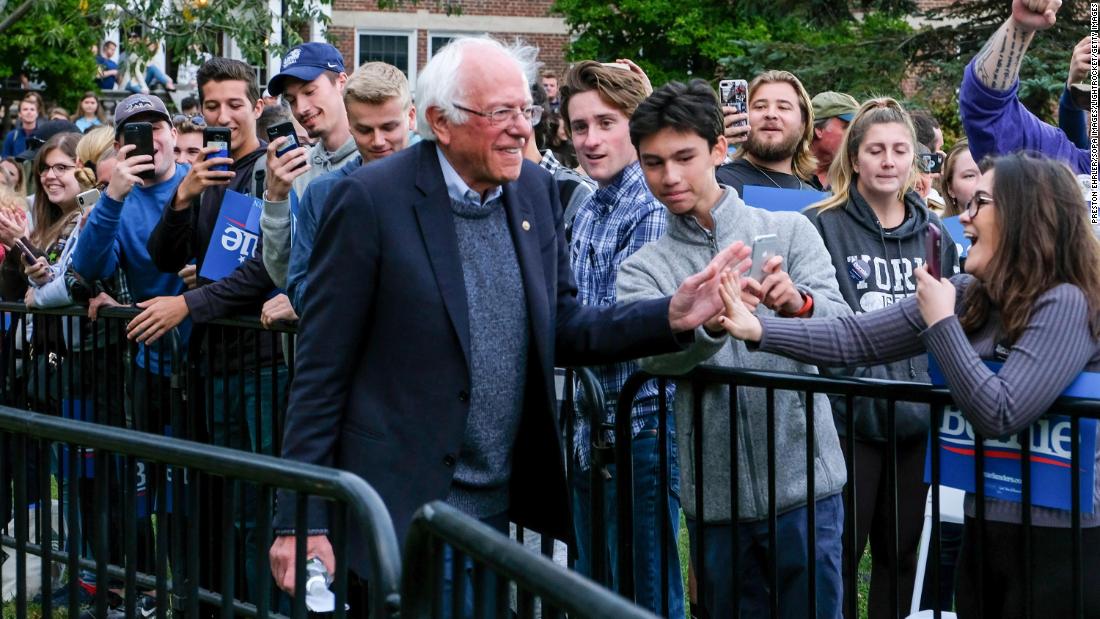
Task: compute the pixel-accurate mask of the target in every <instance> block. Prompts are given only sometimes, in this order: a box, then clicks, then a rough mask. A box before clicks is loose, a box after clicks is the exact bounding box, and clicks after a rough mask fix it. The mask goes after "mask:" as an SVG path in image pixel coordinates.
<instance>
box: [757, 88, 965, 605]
mask: <svg viewBox="0 0 1100 619" xmlns="http://www.w3.org/2000/svg"><path fill="white" fill-rule="evenodd" d="M918 176H919V170H918V162H917V144H916V137H915V131H914V129H913V123H912V120H910V118H909V114H908V113H907V112H906V111H905V110H904V109H903V108H902V107H901V105H900V104H899V103H898V102H897V101H895V100H893V99H888V98H882V99H871V100H869V101H867V102H866V103H864V104H863V105H862V106H861V107H860V109H859V111H858V112H857V113H856V115H855V117H854V118H852V122H851V124H850V125H849V126H848V129H847V131H846V132H845V134H844V137H843V138H842V139H841V142H840V146H839V147H838V149H837V156H836V157H835V158H834V159H833V163H832V165H831V166H830V168H829V184H830V186H831V187H833V190H834V193H833V195H832V196H830V197H828V198H826V199H825V200H823V201H822V202H819V203H817V204H815V205H813V206H811V207H810V208H808V209H807V210H806V211H805V214H806V216H807V217H809V218H810V221H812V222H813V224H814V226H816V227H817V231H818V232H819V233H820V234H821V238H822V240H824V241H825V247H826V249H828V250H829V254H830V255H831V256H832V260H833V268H834V269H835V270H836V278H837V284H838V285H839V286H840V292H841V294H842V295H844V299H845V301H847V302H848V305H849V306H850V307H851V308H852V311H854V312H855V313H856V314H860V313H865V312H873V311H876V310H881V309H884V308H886V307H890V306H892V305H893V304H895V303H898V302H900V301H901V300H902V299H905V298H906V297H909V296H911V295H913V294H916V280H915V279H914V276H913V273H914V270H915V269H916V268H917V267H919V266H921V265H922V264H924V263H925V262H926V261H927V260H928V255H927V254H928V236H929V227H930V226H932V227H935V228H937V229H939V230H941V231H942V229H943V227H942V224H941V223H940V220H939V218H937V217H936V215H935V214H934V213H932V212H931V211H930V210H929V209H928V208H927V206H926V205H925V203H924V201H923V200H922V199H921V197H920V195H919V194H918V193H917V191H916V190H915V189H914V184H915V183H916V182H917V180H918ZM942 234H943V241H944V242H942V243H941V246H942V247H943V248H944V251H943V252H942V254H941V255H940V258H941V261H940V264H942V265H944V268H945V269H947V270H948V272H949V274H953V273H957V272H958V258H957V256H956V252H955V244H954V243H953V242H950V241H949V240H948V238H947V233H946V231H943V232H942ZM754 266H755V265H754ZM832 374H834V375H841V376H857V377H865V378H880V379H892V380H904V381H919V382H928V380H929V378H928V361H927V358H926V357H925V356H924V355H918V356H911V357H909V358H906V359H899V360H896V361H894V362H892V363H879V364H875V365H859V366H850V367H846V368H838V369H834V371H833V372H832ZM832 403H833V416H834V418H835V420H836V428H837V433H838V434H839V435H840V437H841V441H840V444H841V447H842V449H843V451H844V457H845V458H846V459H847V460H848V461H852V460H853V459H854V462H855V463H854V467H855V468H854V470H855V476H854V478H853V479H850V480H849V481H848V483H849V490H848V491H850V490H851V488H854V489H855V491H856V512H855V514H853V516H854V518H855V535H856V539H855V541H854V543H855V545H856V548H857V549H858V550H859V552H860V554H862V551H863V548H864V546H866V545H867V542H868V539H870V543H871V591H870V600H869V603H868V616H869V617H870V618H871V619H878V618H884V617H888V616H890V606H891V604H890V600H891V594H890V572H891V570H892V569H893V566H895V565H896V566H897V570H898V596H899V598H900V599H903V600H908V599H909V598H910V597H911V596H912V592H913V578H914V575H915V572H916V563H917V561H916V559H917V546H918V544H919V542H920V534H921V526H922V525H923V522H924V503H925V497H926V495H927V492H928V486H927V485H926V484H925V483H924V454H925V451H926V449H925V447H926V441H927V434H928V415H927V414H926V412H925V408H926V407H923V406H921V405H917V404H910V403H904V402H899V403H898V404H897V405H896V410H895V414H894V418H893V422H894V435H895V436H896V438H897V442H896V445H897V452H896V459H895V454H893V453H891V452H890V450H889V449H888V447H887V445H888V443H887V441H888V440H889V438H890V431H889V429H888V428H889V426H888V423H889V420H888V419H887V416H888V412H887V411H888V405H887V403H886V401H885V400H874V399H869V398H857V399H855V400H854V401H853V403H852V406H853V408H852V410H851V411H849V410H848V407H847V403H846V399H845V398H843V397H839V398H833V399H832ZM849 414H851V415H852V417H853V418H854V419H853V423H852V429H854V436H852V437H847V435H848V433H849V423H848V416H849ZM846 437H847V438H846ZM891 459H895V462H896V465H897V468H896V471H897V478H896V481H897V503H896V510H895V508H894V504H893V501H894V493H893V489H892V488H890V487H888V483H887V482H888V480H887V476H886V471H887V468H888V463H889V462H890V461H891ZM895 512H896V513H895ZM895 516H896V521H897V526H898V530H897V546H896V548H897V552H896V553H895V551H894V548H895V546H894V538H893V522H894V520H895ZM850 517H851V516H850ZM852 543H853V542H852V540H849V541H848V542H847V544H852ZM846 547H850V546H848V545H846ZM845 557H846V558H847V555H845ZM844 577H845V580H846V581H850V580H851V579H854V578H856V569H855V566H852V565H847V564H846V565H845V566H844Z"/></svg>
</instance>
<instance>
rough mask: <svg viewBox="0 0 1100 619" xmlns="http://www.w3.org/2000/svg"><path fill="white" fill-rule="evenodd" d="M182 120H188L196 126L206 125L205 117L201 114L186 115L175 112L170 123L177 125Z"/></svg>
mask: <svg viewBox="0 0 1100 619" xmlns="http://www.w3.org/2000/svg"><path fill="white" fill-rule="evenodd" d="M183 122H190V123H191V124H192V125H195V126H197V127H203V126H205V125H206V119H205V118H203V117H202V114H196V115H194V116H187V115H185V114H176V115H175V116H173V117H172V124H173V125H178V124H180V123H183Z"/></svg>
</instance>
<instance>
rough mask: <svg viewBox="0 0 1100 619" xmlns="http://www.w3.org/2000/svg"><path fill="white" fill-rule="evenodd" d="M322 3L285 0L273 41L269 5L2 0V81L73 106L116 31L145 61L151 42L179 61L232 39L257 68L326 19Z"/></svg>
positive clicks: (242, 0)
mask: <svg viewBox="0 0 1100 619" xmlns="http://www.w3.org/2000/svg"><path fill="white" fill-rule="evenodd" d="M321 2H326V3H328V2H331V0H320V1H313V0H283V2H282V6H283V11H284V15H283V17H284V21H283V24H284V27H283V35H284V36H283V38H282V40H271V33H272V24H273V20H275V19H276V18H277V17H278V15H277V14H275V13H273V12H272V10H271V6H270V3H269V2H268V0H121V1H120V0H22V1H19V2H16V1H14V0H12V1H9V2H6V3H4V2H0V78H2V77H11V76H17V75H19V74H20V73H25V74H26V75H27V76H28V77H29V78H30V79H31V80H33V81H39V82H42V83H43V84H45V87H46V99H47V100H50V101H58V102H61V103H64V104H66V105H68V106H70V107H72V106H73V105H74V104H75V103H76V101H77V100H78V99H79V98H80V95H81V94H82V93H83V92H84V91H85V90H88V89H89V88H92V87H93V86H94V82H93V78H94V77H95V72H96V65H95V59H94V57H93V55H92V53H91V48H92V45H94V44H96V43H97V42H100V40H101V39H102V38H103V36H104V34H105V33H106V31H107V30H108V29H111V28H117V29H118V32H119V33H120V35H121V37H122V38H123V41H122V45H123V46H124V47H125V48H126V51H127V52H129V53H134V54H136V55H137V56H139V57H141V58H143V59H147V58H149V57H151V56H152V55H153V52H154V50H155V46H152V45H151V44H153V43H157V42H163V43H164V45H165V47H166V49H167V50H168V51H169V53H170V54H172V56H173V57H174V58H175V59H176V60H177V61H184V60H196V59H198V58H199V57H200V54H202V53H210V54H221V53H224V51H225V50H224V44H225V41H227V40H228V39H232V40H233V41H234V42H235V44H236V45H237V47H238V48H239V49H240V51H241V54H242V55H243V56H244V57H245V59H247V60H248V61H249V62H250V63H252V64H256V65H259V64H263V63H264V62H265V61H266V57H267V56H266V54H267V50H269V49H270V50H274V51H276V52H281V51H283V50H285V49H287V48H289V47H290V46H293V45H295V44H297V43H299V42H301V40H302V37H301V33H303V32H308V31H309V27H310V25H311V24H312V23H314V22H315V21H320V22H322V23H324V22H325V21H326V19H327V18H326V17H325V16H324V15H323V13H322V12H321ZM27 8H29V10H26V9H27ZM23 10H26V12H21V11H23ZM130 34H136V35H137V37H136V38H134V39H130V38H129V35H130Z"/></svg>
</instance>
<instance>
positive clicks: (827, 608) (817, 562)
mask: <svg viewBox="0 0 1100 619" xmlns="http://www.w3.org/2000/svg"><path fill="white" fill-rule="evenodd" d="M840 496H841V495H839V494H837V495H833V496H831V497H828V498H824V499H820V500H819V501H817V503H816V510H817V513H816V515H815V527H814V530H815V533H816V535H817V538H816V540H815V547H814V549H813V550H814V556H813V557H812V560H813V561H814V566H815V569H816V572H815V583H814V586H815V589H816V591H817V608H816V609H815V610H816V613H814V612H811V611H810V609H809V608H807V602H808V595H809V588H808V587H809V582H808V581H809V569H808V561H809V560H811V557H809V553H808V550H809V549H808V548H807V535H806V533H807V518H806V516H807V513H808V512H807V510H806V508H805V507H800V508H798V509H795V510H791V511H789V512H787V513H785V514H781V515H780V516H779V517H778V518H776V541H777V544H776V548H775V562H776V571H777V573H778V580H777V583H776V585H777V587H778V588H779V616H780V617H784V618H785V619H805V618H806V617H815V616H816V617H821V618H826V619H839V618H840V616H841V612H842V604H843V601H844V579H843V576H842V569H841V547H842V542H841V538H842V536H843V534H844V503H843V502H842V501H841V498H840ZM687 526H688V535H689V537H690V538H691V559H692V562H693V563H695V565H696V570H695V580H696V582H697V583H699V591H700V599H699V601H700V603H701V604H702V605H703V606H704V607H705V608H706V610H707V616H708V617H712V618H715V619H716V618H718V617H733V616H734V612H733V590H732V589H731V586H732V583H734V582H737V583H740V587H741V605H740V610H741V615H740V616H741V617H751V618H753V619H756V618H758V617H770V616H771V602H770V601H769V600H770V595H769V587H768V572H767V570H768V529H769V526H768V522H767V521H766V520H762V521H755V522H742V523H739V524H737V525H736V529H735V528H734V525H732V524H707V525H704V528H703V542H704V543H705V545H706V546H705V548H704V549H703V568H704V569H702V570H700V569H698V566H699V564H698V560H699V559H698V555H699V548H698V539H699V537H698V533H699V531H698V528H699V523H698V522H697V521H696V520H695V519H692V518H689V519H688V521H687ZM734 535H736V536H737V542H738V546H737V552H738V557H737V558H738V565H739V566H740V573H739V574H737V576H736V580H735V578H734V574H733V563H732V559H733V536H734Z"/></svg>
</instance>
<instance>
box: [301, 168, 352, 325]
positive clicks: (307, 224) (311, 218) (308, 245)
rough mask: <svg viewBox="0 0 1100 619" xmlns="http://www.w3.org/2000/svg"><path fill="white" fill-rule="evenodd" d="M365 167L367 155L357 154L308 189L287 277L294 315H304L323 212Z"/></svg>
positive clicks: (303, 200)
mask: <svg viewBox="0 0 1100 619" xmlns="http://www.w3.org/2000/svg"><path fill="white" fill-rule="evenodd" d="M362 165H363V156H362V155H356V156H355V158H354V159H352V160H351V161H349V162H347V163H346V164H344V165H343V167H340V168H337V169H335V170H333V171H332V172H329V173H328V174H325V175H324V176H322V177H320V178H318V179H316V180H314V181H313V182H312V183H310V184H309V186H307V187H306V191H305V193H304V194H303V195H302V201H301V203H299V204H298V222H297V227H296V228H295V230H294V240H293V242H292V244H291V247H290V266H289V267H288V269H287V274H286V294H287V296H288V297H290V304H291V305H293V306H294V312H295V313H296V314H298V315H299V316H301V315H302V307H303V305H302V303H303V300H304V299H305V296H306V272H307V271H308V270H309V257H310V255H311V254H313V239H314V237H316V236H317V222H319V221H320V220H321V213H322V212H323V211H324V207H325V203H326V202H328V196H329V194H330V193H332V188H333V187H335V186H336V183H339V182H340V181H342V180H343V179H345V178H346V177H348V176H350V175H351V173H352V172H354V171H356V170H358V169H359V167H360V166H362Z"/></svg>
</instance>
